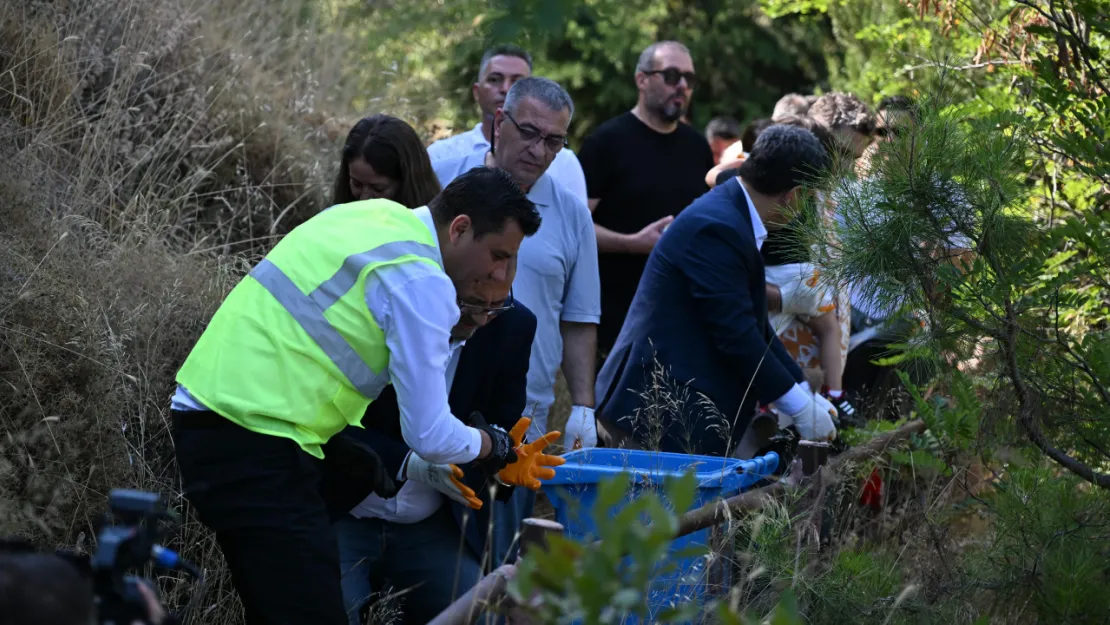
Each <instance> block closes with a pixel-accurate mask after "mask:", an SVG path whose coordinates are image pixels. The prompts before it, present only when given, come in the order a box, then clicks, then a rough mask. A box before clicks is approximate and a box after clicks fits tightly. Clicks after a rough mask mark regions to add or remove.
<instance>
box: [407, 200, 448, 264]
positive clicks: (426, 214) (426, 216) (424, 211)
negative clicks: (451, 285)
mask: <svg viewBox="0 0 1110 625" xmlns="http://www.w3.org/2000/svg"><path fill="white" fill-rule="evenodd" d="M412 212H413V213H415V214H416V216H417V217H419V218H420V221H422V222H424V225H425V226H427V227H428V231H429V232H431V233H432V241H434V242H435V248H436V262H437V263H439V266H440V267H442V266H443V253H442V252H440V250H439V232H438V231H436V222H435V220H434V219H432V211H431V210H429V209H428V207H427V206H421V207H420V208H414V209H412Z"/></svg>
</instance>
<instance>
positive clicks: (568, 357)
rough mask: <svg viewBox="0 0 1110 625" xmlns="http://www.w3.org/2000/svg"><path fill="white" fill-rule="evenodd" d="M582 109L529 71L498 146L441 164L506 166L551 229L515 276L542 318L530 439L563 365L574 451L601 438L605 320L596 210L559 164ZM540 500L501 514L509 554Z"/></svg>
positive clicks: (509, 105) (457, 168) (443, 171)
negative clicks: (560, 175) (599, 360)
mask: <svg viewBox="0 0 1110 625" xmlns="http://www.w3.org/2000/svg"><path fill="white" fill-rule="evenodd" d="M573 115H574V103H573V102H572V101H571V98H570V95H568V94H567V92H566V90H565V89H563V88H562V87H561V86H560V85H559V84H558V83H556V82H554V81H552V80H548V79H546V78H539V77H534V76H533V77H528V78H521V79H520V80H518V81H517V82H516V84H514V85H513V87H512V89H510V90H509V93H508V96H507V97H506V98H505V104H504V106H503V107H502V108H500V109H498V110H497V113H496V115H495V117H494V121H493V138H494V140H493V145H492V146H491V149H490V151H489V152H487V153H485V154H472V155H470V156H465V157H463V158H460V159H455V160H451V161H444V162H439V163H435V165H434V167H435V170H436V175H438V176H439V181H440V184H444V185H446V184H449V183H450V182H451V180H453V179H454V178H455V177H456V176H459V175H462V174H463V173H465V172H467V171H469V170H471V169H473V168H475V167H481V166H483V165H485V166H489V167H498V168H501V169H504V170H506V171H508V172H509V174H511V175H512V178H513V180H514V181H515V182H516V183H517V185H519V186H520V188H521V189H523V190H524V191H525V193H526V194H527V196H528V199H529V200H531V201H532V202H533V203H534V204H535V205H536V208H537V209H538V210H539V211H540V216H541V217H542V218H543V228H542V229H540V231H539V232H538V233H536V236H535V237H532V238H530V239H528V240H527V241H526V242H525V244H524V245H522V246H521V250H520V256H519V272H520V276H519V278H520V279H519V280H517V281H516V283H515V290H516V297H517V301H520V302H523V303H524V304H526V305H527V306H528V308H529V309H530V310H531V311H532V312H533V313H535V315H536V319H537V326H536V338H535V341H534V342H533V344H532V357H531V359H530V361H529V369H528V408H527V410H526V411H525V413H524V416H526V417H531V418H532V428H531V430H530V432H529V438H531V439H533V440H535V439H536V438H538V437H539V436H541V435H543V433H544V432H545V431H546V429H547V414H548V411H549V410H550V409H551V405H552V403H554V401H555V391H554V387H555V376H556V372H557V371H558V370H559V368H560V366H561V367H562V370H563V375H564V377H565V378H566V381H567V387H568V389H569V391H570V396H571V401H572V403H573V408H572V409H571V415H570V419H569V420H568V422H567V425H566V429H565V434H566V437H565V442H564V445H565V446H566V448H567V449H571V448H573V447H575V446H576V444H580V445H582V446H584V447H593V446H595V445H596V444H597V436H598V434H597V427H596V421H595V418H594V410H593V406H594V388H593V384H594V374H595V361H596V351H597V323H598V321H599V320H600V318H601V294H600V286H599V283H598V272H597V239H596V237H595V236H594V229H593V222H592V220H591V219H590V211H589V209H588V208H587V207H586V204H585V203H584V202H583V201H582V200H580V199H579V198H578V197H576V196H575V195H574V194H573V193H571V192H570V191H568V190H567V189H566V188H565V187H564V186H563V185H561V184H559V182H558V181H557V180H555V179H554V178H553V177H552V176H551V174H550V171H549V168H550V166H551V164H552V162H553V161H554V160H555V158H556V155H557V154H559V153H560V152H561V151H562V149H563V148H564V147H565V146H566V145H567V139H566V137H567V130H568V128H569V126H570V120H571V118H572V116H573ZM706 149H708V146H706ZM531 499H532V493H531V492H529V491H527V490H526V489H518V492H517V494H516V496H515V497H514V501H513V502H512V503H513V505H514V508H513V510H511V511H505V512H504V514H502V516H501V517H499V527H498V530H497V534H496V535H495V541H496V542H497V543H498V544H497V547H498V551H497V552H495V555H496V556H497V557H498V558H499V559H500V558H504V557H505V556H506V555H508V546H509V544H510V543H511V542H512V538H513V535H514V534H515V532H516V529H517V527H519V520H520V518H521V517H523V516H525V515H526V514H527V513H528V511H529V510H530V508H531V503H532V501H531ZM497 507H498V508H500V509H504V508H506V507H505V506H497ZM512 513H515V517H514V516H513V514H512ZM502 532H504V534H502Z"/></svg>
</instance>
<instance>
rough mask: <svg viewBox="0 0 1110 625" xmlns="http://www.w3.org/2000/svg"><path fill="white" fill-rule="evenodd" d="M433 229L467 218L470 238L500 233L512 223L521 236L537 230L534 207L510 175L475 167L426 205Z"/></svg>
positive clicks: (538, 215) (538, 223)
mask: <svg viewBox="0 0 1110 625" xmlns="http://www.w3.org/2000/svg"><path fill="white" fill-rule="evenodd" d="M428 209H429V210H431V212H432V218H433V219H435V222H436V225H439V226H444V225H447V224H449V223H451V221H452V220H453V219H455V218H456V217H458V216H459V215H466V216H468V217H470V221H471V223H473V224H474V238H476V239H477V238H481V237H483V236H485V235H487V234H491V233H496V232H501V231H503V230H504V229H505V224H506V223H507V222H508V221H509V220H512V221H515V222H516V223H517V224H518V225H519V226H520V229H521V230H523V231H524V236H529V237H530V236H532V235H533V234H535V233H536V231H537V230H539V228H540V213H539V211H538V210H536V205H535V204H533V203H532V200H529V199H528V197H527V196H526V195H524V192H523V191H521V190H520V187H519V186H517V184H516V182H514V181H513V177H512V175H510V174H509V172H507V171H505V170H504V169H500V168H497V167H475V168H474V169H471V170H470V171H468V172H466V173H464V174H463V175H461V176H459V177H458V178H455V179H454V180H452V181H451V182H450V183H449V184H448V185H447V187H445V188H444V189H443V191H442V192H440V194H439V195H437V196H435V198H434V199H433V200H432V201H431V202H429V203H428Z"/></svg>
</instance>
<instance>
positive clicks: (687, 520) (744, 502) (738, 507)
mask: <svg viewBox="0 0 1110 625" xmlns="http://www.w3.org/2000/svg"><path fill="white" fill-rule="evenodd" d="M924 431H925V422H924V421H922V420H921V419H917V420H916V421H910V422H909V423H907V424H906V425H903V426H902V427H900V428H898V429H897V430H893V431H891V432H887V433H885V434H880V435H878V436H876V437H875V438H873V439H871V440H870V441H868V442H866V443H864V444H863V445H860V446H859V447H852V448H851V449H848V450H846V451H845V452H844V453H842V454H840V455H839V456H837V457H835V458H833V460H832V461H831V462H829V464H828V465H826V467H825V468H822V469H821V470H820V473H823V474H824V478H823V479H824V480H825V483H826V484H832V483H833V482H835V481H836V479H837V470H838V469H839V468H840V467H842V466H844V465H845V464H848V463H851V462H857V461H860V460H868V459H870V458H874V457H875V456H877V455H879V454H881V453H883V452H885V451H886V450H887V448H888V447H890V446H891V445H893V444H895V443H898V442H901V441H903V440H905V439H907V438H909V437H910V435H912V434H920V433H921V432H924ZM813 480H814V476H809V477H806V478H803V479H802V480H801V482H800V483H798V484H793V485H790V484H787V483H784V482H783V481H781V480H780V481H778V482H775V483H774V484H770V485H768V486H764V487H763V488H757V489H755V490H751V491H748V492H746V493H741V494H739V495H736V496H735V497H729V498H728V499H718V500H717V501H714V502H712V503H708V504H705V505H704V506H702V507H700V508H698V509H697V510H691V511H689V512H687V513H686V514H684V515H682V517H681V518H679V520H678V531H677V532H676V533H675V538H681V537H683V536H686V535H687V534H692V533H694V532H696V531H698V530H702V529H705V528H707V527H713V526H715V525H720V524H722V523H724V522H725V521H727V520H728V519H730V518H732V517H733V516H736V515H739V514H743V513H744V512H747V511H750V510H759V509H760V508H762V507H763V505H764V504H766V503H767V501H768V500H770V499H773V498H775V497H777V496H778V495H779V494H781V493H783V492H784V491H785V490H786V489H787V488H804V487H806V486H808V485H809V484H810V483H812V482H813Z"/></svg>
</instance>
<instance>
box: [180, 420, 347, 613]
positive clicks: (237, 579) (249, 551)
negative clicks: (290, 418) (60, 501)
mask: <svg viewBox="0 0 1110 625" xmlns="http://www.w3.org/2000/svg"><path fill="white" fill-rule="evenodd" d="M172 418H173V429H172V434H173V441H174V446H175V447H176V450H177V462H178V465H179V466H180V468H181V482H182V487H183V489H184V491H185V497H186V499H188V500H189V503H190V504H192V506H193V509H194V510H195V511H196V513H197V516H198V517H199V518H200V520H201V522H202V523H204V524H205V525H207V526H208V527H209V528H211V529H212V530H213V531H214V532H215V533H216V542H217V543H218V544H219V545H220V549H221V550H223V553H224V558H225V559H226V560H227V565H228V568H229V569H230V571H231V581H232V583H233V584H234V585H235V590H236V591H237V592H238V593H239V598H240V599H241V600H242V602H243V608H244V610H245V612H246V622H247V624H248V625H277V624H281V625H293V624H301V623H304V624H305V625H309V624H312V625H317V624H325V625H346V623H347V617H346V615H345V614H344V612H343V594H342V591H341V590H340V580H339V577H340V569H339V549H338V546H337V544H336V539H335V533H334V532H333V530H332V527H331V524H330V523H329V520H328V515H327V512H326V510H325V508H324V502H323V500H322V499H321V497H320V494H319V491H318V486H319V481H320V469H319V461H318V460H317V459H316V458H314V457H312V456H310V455H309V454H307V453H305V452H304V451H303V450H301V448H300V446H298V445H297V444H296V443H295V442H293V441H291V440H289V439H285V438H280V437H276V436H266V435H263V434H257V433H255V432H251V431H250V430H247V429H245V428H242V427H239V426H238V425H235V424H234V423H232V422H230V421H228V420H226V419H224V418H223V417H221V416H219V415H217V414H216V413H214V412H173V413H172Z"/></svg>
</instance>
